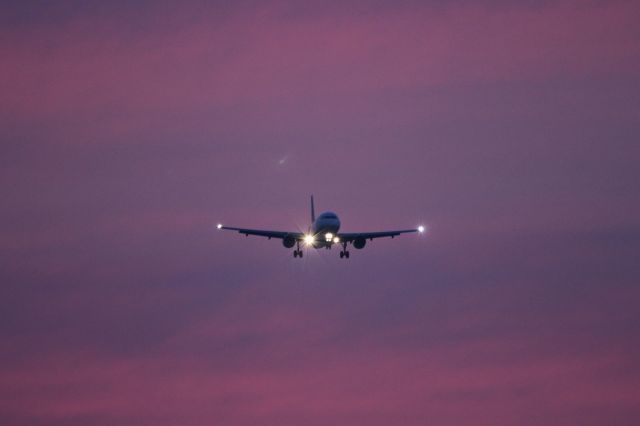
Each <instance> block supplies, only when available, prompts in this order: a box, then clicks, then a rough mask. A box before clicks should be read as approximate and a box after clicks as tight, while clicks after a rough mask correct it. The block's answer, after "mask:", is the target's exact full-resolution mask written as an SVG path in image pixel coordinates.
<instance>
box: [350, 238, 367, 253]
mask: <svg viewBox="0 0 640 426" xmlns="http://www.w3.org/2000/svg"><path fill="white" fill-rule="evenodd" d="M366 244H367V240H366V239H365V238H362V237H358V238H356V239H355V240H353V246H354V247H355V248H357V249H358V250H360V249H363V248H364V246H365V245H366Z"/></svg>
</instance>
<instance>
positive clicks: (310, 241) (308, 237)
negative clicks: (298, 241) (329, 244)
mask: <svg viewBox="0 0 640 426" xmlns="http://www.w3.org/2000/svg"><path fill="white" fill-rule="evenodd" d="M313 241H314V238H313V235H305V236H304V242H305V243H306V244H309V245H311V244H313Z"/></svg>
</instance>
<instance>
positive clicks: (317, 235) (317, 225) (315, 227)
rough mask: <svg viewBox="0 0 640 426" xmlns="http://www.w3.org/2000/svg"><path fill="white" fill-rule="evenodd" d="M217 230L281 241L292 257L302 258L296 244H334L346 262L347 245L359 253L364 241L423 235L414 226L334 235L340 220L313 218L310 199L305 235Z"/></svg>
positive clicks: (327, 215) (326, 215)
mask: <svg viewBox="0 0 640 426" xmlns="http://www.w3.org/2000/svg"><path fill="white" fill-rule="evenodd" d="M217 228H218V229H221V230H228V231H238V232H239V233H240V234H244V235H245V236H247V237H248V236H249V235H256V236H259V237H267V238H268V239H271V238H277V239H281V240H282V245H283V246H285V247H286V248H293V246H296V249H295V250H294V251H293V257H300V258H302V255H303V251H302V250H301V249H300V244H301V243H302V244H303V247H304V246H306V247H309V248H315V249H319V248H326V249H331V247H332V246H333V245H334V244H337V245H341V246H342V250H341V251H340V259H343V258H347V259H348V258H349V250H347V244H351V245H353V247H355V248H356V249H358V250H360V249H363V248H364V246H365V245H366V243H367V240H369V241H372V240H373V239H374V238H383V237H391V238H394V237H396V236H398V235H400V234H406V233H410V232H419V233H421V234H422V233H424V231H425V227H424V226H423V225H420V226H418V227H417V228H415V229H403V230H399V231H378V232H355V233H344V232H338V231H339V230H340V219H338V215H337V214H335V213H334V212H330V211H326V212H323V213H321V214H320V215H319V216H318V218H316V214H315V208H314V205H313V195H312V196H311V226H309V230H308V231H307V232H306V233H303V232H286V231H267V230H262V229H247V228H234V227H231V226H224V225H222V224H221V223H219V224H218V225H217Z"/></svg>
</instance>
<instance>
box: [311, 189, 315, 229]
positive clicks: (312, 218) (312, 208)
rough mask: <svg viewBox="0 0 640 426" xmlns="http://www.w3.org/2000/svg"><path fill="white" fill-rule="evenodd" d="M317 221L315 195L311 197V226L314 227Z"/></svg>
mask: <svg viewBox="0 0 640 426" xmlns="http://www.w3.org/2000/svg"><path fill="white" fill-rule="evenodd" d="M315 221H316V210H315V208H314V207H313V195H312V196H311V224H312V225H313V223H314V222H315Z"/></svg>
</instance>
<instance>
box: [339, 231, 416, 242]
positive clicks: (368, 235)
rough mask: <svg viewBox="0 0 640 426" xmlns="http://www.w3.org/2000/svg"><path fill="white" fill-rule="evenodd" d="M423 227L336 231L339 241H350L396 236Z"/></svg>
mask: <svg viewBox="0 0 640 426" xmlns="http://www.w3.org/2000/svg"><path fill="white" fill-rule="evenodd" d="M423 231H424V229H423V228H416V229H402V230H400V231H380V232H351V233H340V232H339V233H338V237H339V238H340V241H345V242H352V241H354V240H356V239H359V238H360V239H363V240H373V239H374V238H384V237H391V238H393V237H396V236H398V235H400V234H408V233H410V232H423Z"/></svg>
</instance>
